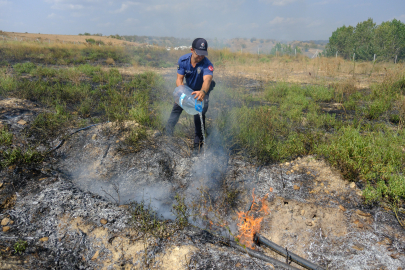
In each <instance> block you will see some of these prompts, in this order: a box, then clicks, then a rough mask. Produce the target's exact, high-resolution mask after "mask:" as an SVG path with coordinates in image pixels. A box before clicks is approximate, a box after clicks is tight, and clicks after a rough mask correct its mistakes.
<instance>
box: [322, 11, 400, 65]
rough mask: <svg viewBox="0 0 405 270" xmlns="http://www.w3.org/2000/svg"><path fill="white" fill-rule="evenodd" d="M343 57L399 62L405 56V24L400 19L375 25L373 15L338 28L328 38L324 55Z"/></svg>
mask: <svg viewBox="0 0 405 270" xmlns="http://www.w3.org/2000/svg"><path fill="white" fill-rule="evenodd" d="M336 53H337V55H338V56H340V57H343V58H345V59H353V55H355V59H356V60H365V61H370V60H373V59H374V54H375V55H376V57H377V58H376V60H381V61H399V60H404V59H405V24H404V23H402V22H401V21H399V20H396V19H393V20H392V21H387V22H382V23H381V24H380V25H377V24H376V23H374V22H373V19H372V18H369V19H368V20H366V21H364V22H360V23H358V24H357V25H356V27H353V26H350V25H349V26H345V25H343V26H342V27H340V28H338V29H337V30H336V31H334V32H333V33H332V36H331V37H330V38H329V43H328V44H327V45H326V48H325V51H324V54H325V55H326V56H335V55H336Z"/></svg>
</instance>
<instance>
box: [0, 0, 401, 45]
mask: <svg viewBox="0 0 405 270" xmlns="http://www.w3.org/2000/svg"><path fill="white" fill-rule="evenodd" d="M368 18H373V20H374V22H375V23H377V24H380V23H381V22H383V21H391V20H392V19H394V18H395V19H397V20H401V21H402V22H405V0H385V1H382V0H204V1H203V0H198V1H196V0H148V1H144V0H140V1H121V0H116V1H111V0H0V30H3V31H7V32H23V33H24V32H28V33H43V34H66V35H77V34H79V33H85V32H88V33H91V34H94V33H101V34H103V35H112V34H119V35H138V36H160V37H162V36H168V37H170V36H171V37H177V38H196V37H205V38H207V39H209V38H218V39H223V38H225V39H229V38H252V37H255V38H260V39H261V38H263V39H276V40H286V41H290V40H328V39H329V37H330V36H331V34H332V32H333V31H335V30H336V29H337V28H338V27H341V26H343V25H346V26H347V25H352V26H355V25H356V24H357V23H358V22H362V21H365V20H367V19H368Z"/></svg>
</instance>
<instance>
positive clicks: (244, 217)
mask: <svg viewBox="0 0 405 270" xmlns="http://www.w3.org/2000/svg"><path fill="white" fill-rule="evenodd" d="M270 190H272V189H270ZM268 196H269V194H268V193H267V194H266V195H265V196H264V197H263V198H261V199H258V201H256V196H255V189H253V191H252V206H251V207H250V209H249V210H247V211H246V212H239V213H238V219H239V223H238V224H237V225H238V228H239V233H240V234H239V235H238V238H239V242H240V243H241V244H244V245H245V246H246V247H249V248H252V249H254V243H253V237H254V235H255V233H258V232H259V231H260V226H261V222H262V220H263V217H260V215H261V214H263V213H264V214H268V213H269V206H268V205H267V202H266V199H267V197H268ZM258 203H260V204H261V207H260V208H259V204H258ZM255 209H256V210H255Z"/></svg>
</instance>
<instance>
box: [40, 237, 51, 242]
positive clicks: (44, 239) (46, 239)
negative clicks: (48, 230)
mask: <svg viewBox="0 0 405 270" xmlns="http://www.w3.org/2000/svg"><path fill="white" fill-rule="evenodd" d="M48 240H49V237H46V236H45V237H42V238H41V239H39V241H40V242H46V241H48Z"/></svg>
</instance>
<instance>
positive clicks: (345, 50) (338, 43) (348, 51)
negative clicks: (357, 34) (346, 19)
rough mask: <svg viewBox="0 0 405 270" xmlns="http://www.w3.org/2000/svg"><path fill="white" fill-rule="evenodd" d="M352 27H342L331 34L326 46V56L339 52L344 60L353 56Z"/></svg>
mask: <svg viewBox="0 0 405 270" xmlns="http://www.w3.org/2000/svg"><path fill="white" fill-rule="evenodd" d="M353 33H354V27H353V26H348V27H346V26H344V25H343V26H342V27H340V28H338V29H337V30H336V31H335V32H333V33H332V36H331V37H330V38H329V43H328V44H327V45H326V48H325V51H326V55H328V56H330V55H335V54H336V52H339V55H341V56H342V57H344V58H350V57H351V55H352V54H353Z"/></svg>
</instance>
